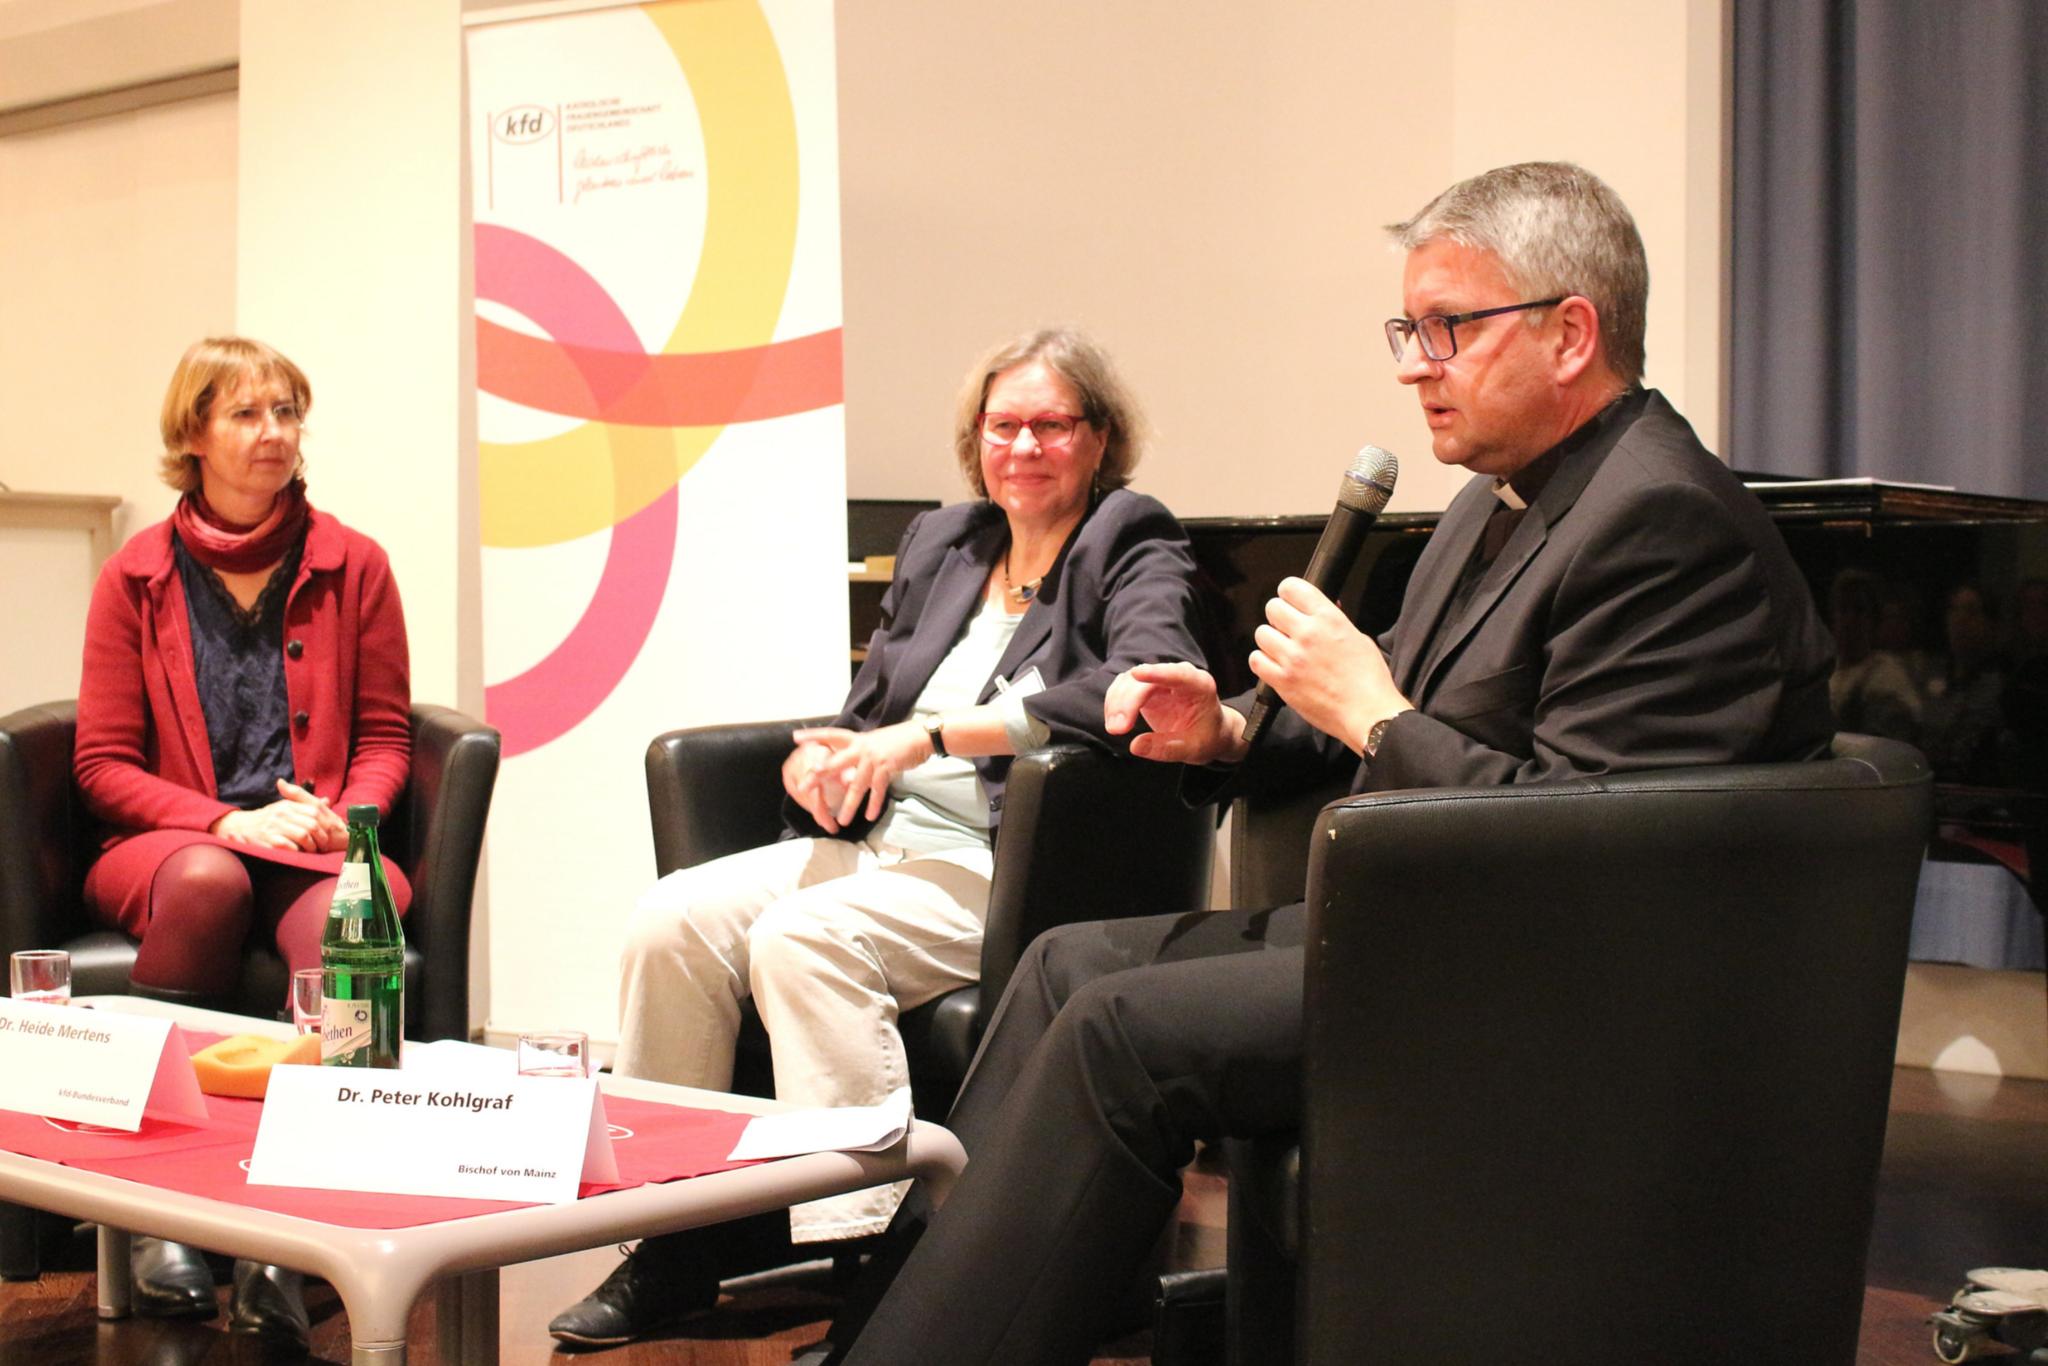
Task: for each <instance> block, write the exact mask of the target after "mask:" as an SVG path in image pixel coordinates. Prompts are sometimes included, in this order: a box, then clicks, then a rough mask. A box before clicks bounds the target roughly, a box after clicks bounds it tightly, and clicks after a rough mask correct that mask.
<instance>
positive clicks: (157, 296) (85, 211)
mask: <svg viewBox="0 0 2048 1366" xmlns="http://www.w3.org/2000/svg"><path fill="white" fill-rule="evenodd" d="M235 179H236V177H235V99H234V96H232V95H217V96H211V97H208V98H205V99H197V100H186V101H183V102H181V103H178V104H170V105H162V106H158V107H155V108H150V109H143V110H138V111H135V112H133V113H126V114H116V115H111V116H109V117H105V118H98V119H92V120H89V121H87V122H84V123H76V124H67V125H63V126H60V127H56V128H50V129H45V130H42V131H38V132H32V133H20V134H16V135H14V136H11V137H0V411H4V412H5V413H7V415H8V420H7V422H6V424H5V425H4V426H0V481H5V482H6V483H7V484H9V485H11V486H13V487H14V488H16V489H18V490H23V491H28V492H40V493H108V494H115V495H117V496H119V497H120V498H122V499H123V500H124V506H123V507H122V509H121V516H120V517H119V518H118V519H117V523H116V532H117V534H119V535H121V536H124V537H125V536H126V534H127V533H129V532H132V531H134V530H136V529H137V528H139V527H141V526H143V525H144V524H146V523H148V522H151V521H155V520H156V519H157V518H159V517H162V516H163V515H164V514H165V513H167V512H169V510H170V506H171V502H172V498H173V495H172V493H171V491H170V490H169V489H167V488H165V487H164V485H163V484H161V483H159V482H158V481H157V478H156V458H157V455H158V454H159V452H160V451H161V449H162V447H161V446H160V445H159V443H158V441H157V434H156V432H157V426H156V424H157V408H158V405H159V404H160V403H161V401H162V399H163V391H164V385H165V383H166V382H167V381H168V380H169V379H170V376H171V367H172V366H173V365H174V364H176V362H177V359H178V356H179V355H180V354H181V353H182V352H183V351H184V349H185V347H186V345H187V344H188V343H190V342H191V341H192V340H193V339H194V338H196V337H199V336H202V335H204V334H206V333H208V332H215V331H226V330H229V329H232V328H233V326H234V323H235Z"/></svg>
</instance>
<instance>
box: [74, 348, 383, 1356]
mask: <svg viewBox="0 0 2048 1366" xmlns="http://www.w3.org/2000/svg"><path fill="white" fill-rule="evenodd" d="M312 398H313V395H312V386H311V385H310V384H309V383H308V382H307V380H306V376H305V374H304V373H303V372H302V371H300V369H299V368H298V366H296V365H294V364H292V362H291V361H289V360H287V359H286V358H285V357H284V356H282V355H280V354H278V353H277V352H276V351H274V350H272V349H271V348H270V347H268V346H265V345H263V344H262V343H261V342H255V341H247V340H244V339H241V338H232V337H231V338H210V339H208V340H206V341H202V342H198V343H196V344H195V345H194V346H193V347H192V348H191V349H190V350H188V351H187V352H186V353H185V357H184V359H183V360H181V361H179V362H178V368H177V370H176V372H175V373H173V374H172V376H171V383H170V389H169V391H168V392H167V393H166V394H165V396H164V407H163V416H162V430H163V440H164V457H163V475H164V481H165V482H166V483H168V484H170V485H171V487H173V488H175V489H177V490H178V491H179V492H180V493H181V494H182V495H183V497H181V498H180V499H179V500H178V504H177V507H176V509H175V510H174V511H173V512H172V514H171V516H170V518H169V519H168V520H166V521H163V522H159V523H157V524H156V525H154V526H151V527H148V528H145V529H144V530H143V531H141V532H139V533H138V534H137V535H135V536H134V537H133V538H132V539H130V540H129V542H128V543H127V544H126V545H125V546H123V547H122V548H121V551H120V552H119V553H118V554H117V555H115V556H114V557H113V559H111V560H109V561H108V563H107V565H106V567H105V568H104V569H103V570H102V571H101V573H100V577H99V582H98V584H97V585H96V586H95V587H94V589H93V596H92V607H91V611H90V615H89V616H88V618H87V621H86V633H85V667H84V672H83V677H82V678H81V680H80V683H79V693H78V739H77V748H76V751H75V758H74V760H73V772H74V776H75V777H76V778H77V781H78V788H79V791H80V793H81V794H82V795H83V796H84V799H85V804H86V806H87V808H88V809H89V810H91V812H92V813H93V815H94V816H95V817H97V818H98V819H99V821H100V822H101V824H102V825H103V826H104V827H105V841H104V844H103V846H102V851H101V853H100V856H99V858H98V860H97V861H96V862H95V863H94V864H93V866H92V868H91V870H90V871H89V872H88V873H87V875H86V881H85V900H86V903H87V906H88V908H89V909H90V910H91V911H92V913H93V914H94V915H95V916H97V917H98V918H100V919H101V920H103V921H105V922H106V923H108V924H110V925H113V926H116V927H118V928H120V929H122V930H124V931H126V932H127V933H128V934H130V935H133V936H135V937H137V938H139V939H140V940H141V941H142V946H141V948H140V949H139V950H138V951H137V954H136V959H135V969H134V972H133V974H132V978H131V983H132V987H133V989H134V990H135V992H136V993H137V994H140V995H145V996H153V997H157V998H160V999H165V1000H173V1001H184V1002H188V1003H192V1004H197V1005H225V1004H227V998H228V996H229V995H230V993H231V992H232V990H233V988H234V986H235V983H236V981H237V980H238V978H239V976H240V971H241V961H242V944H243V941H244V940H245V939H247V937H248V936H249V935H250V934H251V933H261V934H264V935H267V936H269V937H271V938H272V939H274V941H275V942H276V944H277V948H278V952H279V953H280V955H281V956H282V957H283V958H284V960H285V962H286V963H287V964H288V965H289V966H290V967H292V968H293V969H297V968H302V967H315V966H318V964H319V961H320V936H321V932H322V930H323V929H324V928H325V924H326V919H327V908H328V903H329V902H330V901H331V900H332V897H333V888H334V877H335V874H336V872H337V871H338V870H339V869H340V867H341V856H342V851H343V849H344V848H345V847H346V845H347V842H348V827H347V824H346V822H344V821H343V820H342V818H341V816H340V815H339V814H337V813H338V812H339V811H340V810H342V809H344V808H346V807H347V806H348V805H350V804H352V803H372V804H374V805H375V806H376V807H377V808H378V809H379V810H380V811H385V812H388V811H389V810H390V809H391V805H392V803H393V802H394V801H395V800H396V799H397V797H398V794H399V793H400V791H402V790H403V789H404V787H405V782H406V775H407V770H408V767H409V765H410V760H411V748H412V730H411V721H410V709H411V699H410V690H409V684H408V677H407V673H408V666H407V659H406V646H405V618H404V614H403V613H402V611H401V610H400V608H399V602H398V587H397V585H396V584H395V583H394V582H393V581H392V578H391V568H390V565H389V563H388V562H387V561H386V559H385V557H384V552H383V551H382V550H381V549H380V548H379V547H378V546H377V543H376V542H374V541H372V540H371V539H370V538H369V537H367V536H364V535H362V534H360V533H358V532H355V531H351V530H350V529H349V528H347V527H345V526H343V525H342V524H341V523H340V522H338V521H336V520H335V519H334V518H333V517H331V516H328V515H327V514H326V513H323V512H318V511H315V510H314V509H313V508H312V507H311V506H310V505H308V503H307V502H306V485H305V478H304V471H305V466H304V461H303V460H302V459H301V457H300V454H299V438H300V435H301V432H302V430H303V424H304V421H305V415H306V410H307V409H308V407H309V406H310V405H311V403H312ZM385 871H386V873H387V874H388V875H389V876H390V879H391V890H392V895H393V896H394V897H395V898H396V899H397V901H398V904H399V909H400V911H401V912H402V911H403V910H404V908H405V906H406V903H407V902H408V901H409V900H410V897H411V889H410V888H409V887H408V886H407V884H406V882H405V878H404V876H403V874H401V873H400V872H399V870H398V869H397V867H395V866H394V865H392V864H391V863H390V861H389V860H386V862H385ZM164 1247H165V1248H168V1249H169V1252H168V1253H164V1252H162V1251H160V1250H159V1249H156V1248H152V1249H149V1250H148V1254H147V1255H145V1256H140V1257H138V1258H137V1266H138V1270H139V1275H138V1287H137V1288H138V1290H139V1291H140V1300H141V1302H142V1304H143V1306H144V1307H145V1309H148V1310H154V1311H156V1312H159V1313H171V1314H179V1313H199V1314H205V1315H210V1314H211V1313H212V1312H213V1309H214V1301H213V1288H212V1279H211V1277H210V1276H206V1275H205V1274H204V1263H203V1262H202V1261H200V1260H199V1259H198V1257H197V1254H196V1253H189V1252H185V1251H182V1250H180V1249H177V1247H176V1245H170V1244H167V1245H164ZM166 1257H168V1261H166ZM244 1279H245V1278H244V1275H243V1274H242V1271H241V1269H238V1274H237V1277H236V1308H237V1323H236V1326H237V1327H243V1328H257V1329H263V1328H267V1327H269V1326H272V1325H268V1324H265V1323H263V1322H261V1321H260V1320H261V1318H262V1315H261V1314H260V1313H253V1314H252V1315H249V1316H245V1315H244V1314H243V1313H242V1310H243V1308H244V1299H245V1295H244V1287H243V1281H244ZM202 1281H203V1285H202ZM252 1290H253V1292H254V1293H255V1294H256V1295H258V1296H259V1297H260V1295H261V1294H262V1289H261V1287H260V1286H256V1287H252ZM294 1298H295V1297H294ZM258 1307H259V1308H260V1306H258ZM303 1312H304V1311H303V1310H302V1309H301V1310H299V1311H298V1325H297V1326H298V1327H299V1328H300V1329H301V1330H302V1328H303V1323H304V1317H303ZM252 1316H253V1317H254V1318H255V1319H256V1320H259V1321H256V1322H244V1321H243V1320H244V1319H245V1317H252ZM279 1326H282V1325H279Z"/></svg>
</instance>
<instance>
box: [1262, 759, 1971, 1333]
mask: <svg viewBox="0 0 2048 1366" xmlns="http://www.w3.org/2000/svg"><path fill="white" fill-rule="evenodd" d="M1931 813H1932V806H1931V786H1930V781H1929V773H1928V770H1927V767H1926V765H1925V763H1924V762H1923V761H1922V759H1921V757H1920V755H1919V754H1918V753H1917V752H1916V751H1914V750H1912V749H1911V748H1909V747H1907V746H1904V745H1901V744H1898V743H1895V742H1892V741H1887V740H1876V739H1869V738H1866V737H1862V736H1854V735H1841V736H1838V737H1836V741H1835V745H1834V753H1833V757H1832V758H1829V759H1825V760H1821V761H1817V762H1812V763H1799V764H1776V765H1753V766H1741V767H1728V768H1702V769H1692V770H1682V771H1670V772H1656V773H1644V774H1637V775H1630V776H1625V777H1614V778H1604V779H1588V780H1579V781H1572V782H1565V783H1558V784H1552V785H1544V786H1532V787H1525V788H1502V789H1489V790H1485V791H1470V790H1447V791H1414V792H1394V793H1385V794H1380V795H1376V796H1370V797H1363V798H1355V799H1350V800H1346V801H1342V802H1340V803H1338V804H1335V805H1332V806H1330V807H1328V808H1327V809H1325V810H1323V811H1322V812H1321V813H1320V815H1318V816H1317V817H1316V818H1315V821H1314V828H1313V837H1312V838H1311V839H1310V840H1308V842H1307V845H1306V848H1307V858H1306V860H1301V859H1300V858H1299V857H1298V856H1297V859H1296V863H1295V866H1296V867H1304V866H1305V868H1306V874H1307V886H1306V894H1307V903H1308V906H1309V918H1310V919H1309V926H1310V928H1309V937H1308V942H1309V946H1310V947H1309V952H1308V963H1307V982H1306V989H1307V998H1306V1038H1305V1050H1306V1051H1305V1063H1304V1067H1305V1073H1304V1091H1305V1108H1304V1115H1303V1128H1302V1132H1301V1135H1300V1144H1299V1147H1298V1148H1297V1147H1296V1145H1295V1144H1294V1143H1293V1142H1291V1141H1288V1140H1286V1139H1282V1138H1276V1139H1271V1140H1267V1141H1263V1142H1259V1143H1239V1144H1235V1145H1233V1148H1232V1153H1231V1157H1232V1192H1231V1195H1232V1205H1231V1211H1230V1261H1231V1272H1230V1287H1229V1318H1230V1355H1231V1360H1232V1361H1233V1362H1237V1363H1252V1362H1268V1361H1274V1362H1284V1361H1294V1360H1299V1361H1303V1362H1318V1363H1320V1362H1335V1361H1345V1362H1364V1363H1370V1362H1376V1361H1387V1362H1393V1361H1406V1360H1412V1359H1414V1357H1415V1355H1416V1353H1417V1351H1418V1350H1419V1349H1418V1344H1421V1343H1428V1344H1430V1351H1431V1352H1432V1353H1434V1352H1436V1351H1438V1350H1441V1351H1442V1352H1443V1354H1444V1355H1443V1359H1444V1360H1446V1361H1480V1360H1486V1361H1493V1360H1503V1361H1532V1362H1537V1361H1542V1362H1547V1361H1579V1360H1583V1361H1605V1360H1615V1361H1621V1360H1656V1361H1658V1362H1660V1363H1666V1364H1667V1366H1674V1364H1675V1366H1693V1364H1695V1363H1697V1364H1698V1366H1708V1364H1709V1363H1712V1364H1713V1366H1721V1364H1722V1363H1726V1362H1734V1361H1740V1362H1744V1363H1748V1364H1750V1366H1756V1364H1758V1363H1763V1364H1764V1366H1769V1364H1770V1363H1783V1364H1784V1366H1793V1364H1794V1363H1796V1364H1797V1366H1817V1364H1818V1363H1835V1364H1836V1366H1850V1363H1853V1362H1854V1361H1855V1359H1856V1339H1857V1329H1858V1323H1859V1314H1860V1309H1861V1305H1862V1298H1863V1274H1864V1256H1865V1248H1866V1244H1867V1241H1868V1238H1869V1232H1870V1223H1871V1217H1872V1206H1873V1200H1874V1193H1875V1187H1876V1181H1877V1171H1878V1163H1879V1159H1880V1156H1881V1152H1882V1148H1883V1141H1884V1130H1885V1119H1886V1113H1887V1108H1888V1100H1889V1093H1890V1085H1891V1072H1892V1057H1893V1051H1894V1044H1895V1038H1896V1034H1897V1028H1898V1013H1899V1001H1900V995H1901V991H1902V989H1903V982H1904V976H1905V963H1906V942H1907V930H1908V925H1909V922H1910V919H1911V915H1912V907H1913V899H1914V890H1915V886H1916V883H1917V878H1918V870H1919V866H1920V860H1921V853H1922V850H1923V848H1924V847H1925V844H1926V841H1927V838H1928V834H1929V831H1930V826H1931ZM1301 819H1302V817H1301V812H1300V810H1299V809H1295V810H1292V811H1288V810H1266V811H1252V812H1249V813H1248V812H1247V811H1246V810H1245V809H1244V808H1243V807H1242V806H1240V808H1239V811H1238V816H1237V822H1238V829H1237V834H1238V837H1239V839H1240V840H1251V841H1253V842H1257V841H1259V840H1261V839H1262V838H1267V839H1270V838H1276V837H1277V838H1287V839H1292V840H1297V841H1298V840H1299V832H1300V830H1301ZM1280 832H1289V833H1285V834H1282V833H1280ZM1292 847H1293V848H1294V849H1296V850H1301V849H1302V848H1303V847H1304V846H1303V844H1301V843H1299V842H1295V843H1293V844H1292ZM1257 852H1258V853H1260V854H1262V855H1267V856H1269V857H1265V858H1264V861H1263V862H1262V861H1261V860H1260V859H1258V858H1254V859H1253V860H1251V861H1250V862H1248V863H1242V864H1240V865H1239V866H1238V867H1237V869H1236V870H1235V871H1236V872H1238V873H1242V874H1244V875H1245V876H1246V878H1247V879H1249V880H1256V879H1259V878H1265V879H1266V882H1265V884H1264V885H1263V886H1253V885H1243V886H1241V887H1240V888H1239V890H1240V891H1242V892H1243V893H1244V894H1245V895H1246V896H1247V897H1251V898H1257V897H1260V896H1262V895H1263V896H1266V897H1272V898H1274V899H1276V900H1281V901H1284V900H1286V899H1288V897H1287V894H1288V892H1289V891H1291V890H1294V889H1291V888H1290V887H1288V886H1287V885H1286V884H1287V881H1288V878H1287V876H1286V873H1285V864H1286V860H1285V858H1284V857H1282V856H1279V855H1277V854H1274V853H1273V850H1272V849H1271V848H1264V849H1261V850H1259V851H1257ZM1254 904H1256V902H1255V903H1254ZM1297 1328H1298V1340H1297V1331H1296V1330H1297Z"/></svg>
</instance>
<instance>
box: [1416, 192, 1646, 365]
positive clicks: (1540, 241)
mask: <svg viewBox="0 0 2048 1366" xmlns="http://www.w3.org/2000/svg"><path fill="white" fill-rule="evenodd" d="M1387 231H1388V232H1389V233H1391V234H1392V235H1393V238H1394V242H1395V244H1396V245H1398V246H1399V247H1400V248H1401V249H1402V250H1403V251H1414V250H1416V249H1417V248H1418V247H1422V246H1425V245H1427V244H1428V243H1430V242H1435V241H1450V242H1456V243H1458V244H1459V245H1460V246H1466V247H1472V248H1475V249H1477V250H1480V251H1487V252H1491V253H1492V254H1493V255H1494V257H1495V258H1496V259H1498V260H1499V261H1500V264H1501V269H1503V270H1504V271H1506V272H1507V276H1508V279H1509V280H1510V281H1512V282H1513V283H1514V285H1515V287H1516V288H1517V289H1518V290H1520V291H1521V292H1522V297H1523V298H1524V299H1547V298H1550V297H1552V296H1553V295H1563V294H1577V295H1580V296H1582V297H1584V298H1586V299H1588V300H1591V301H1592V304H1593V308H1594V311H1595V312H1597V313H1598V314H1599V315H1600V335H1601V339H1602V343H1603V345H1604V348H1605V351H1606V356H1607V365H1608V368H1609V369H1611V370H1613V371H1614V373H1615V374H1616V375H1617V376H1619V377H1620V379H1621V381H1622V382H1623V383H1624V384H1636V383H1638V382H1640V381H1641V379H1642V377H1643V330H1644V323H1645V318H1646V317H1647V315H1648V311H1649V301H1650V265H1649V262H1648V260H1647V259H1645V257H1644V255H1643V238H1642V234H1640V233H1639V232H1637V231H1636V221H1635V219H1634V218H1632V217H1631V216H1630V215H1629V211H1628V206H1627V205H1625V204H1623V203H1622V202H1621V198H1620V196H1618V195H1616V194H1615V193H1614V191H1613V190H1611V189H1609V188H1608V187H1607V184H1606V182H1605V181H1603V180H1601V179H1600V177H1598V176H1596V175H1594V174H1593V173H1592V172H1591V171H1588V170H1586V169H1585V168H1584V167H1581V166H1574V165H1572V164H1571V163H1570V162H1567V161H1525V162H1522V163H1520V164H1519V165H1515V166H1501V167H1498V168H1496V169H1494V170H1491V171H1487V172H1486V173H1484V174H1483V175H1476V176H1473V177H1472V178H1471V179H1470V180H1461V181H1459V182H1458V183H1457V184H1455V185H1453V186H1451V188H1450V189H1448V190H1445V191H1444V192H1443V193H1442V194H1440V195H1438V196H1437V197H1436V198H1435V199H1432V200H1431V201H1429V203H1428V204H1427V205H1425V206H1424V207H1423V209H1422V212H1420V213H1418V214H1416V215H1415V216H1414V217H1413V218H1410V219H1408V220H1407V221H1406V222H1403V223H1390V224H1388V225H1387Z"/></svg>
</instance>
